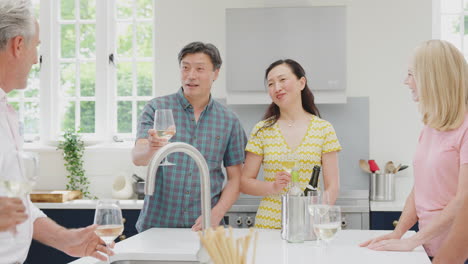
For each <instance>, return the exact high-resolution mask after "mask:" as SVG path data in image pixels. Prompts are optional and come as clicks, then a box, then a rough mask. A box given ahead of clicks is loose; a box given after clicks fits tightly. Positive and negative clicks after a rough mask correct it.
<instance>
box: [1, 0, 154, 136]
mask: <svg viewBox="0 0 468 264" xmlns="http://www.w3.org/2000/svg"><path fill="white" fill-rule="evenodd" d="M34 5H35V9H36V10H37V11H36V12H37V14H38V15H37V17H38V18H39V21H40V26H41V42H42V43H41V47H40V50H39V54H40V55H41V56H42V64H41V65H35V66H34V67H33V69H32V71H31V76H30V79H29V85H28V89H26V90H25V91H15V92H13V93H10V95H9V101H11V102H12V104H13V105H14V107H16V109H17V110H18V111H19V113H20V118H21V120H22V121H23V123H24V132H25V138H30V139H38V138H39V137H40V138H41V139H43V140H44V141H55V140H57V139H58V138H59V137H60V135H61V134H62V133H63V132H64V131H65V130H69V129H71V130H76V131H78V130H79V131H80V133H82V135H83V138H84V139H85V140H89V141H110V140H112V138H117V139H133V137H134V136H135V134H136V126H137V120H138V117H139V115H140V114H141V111H142V109H143V107H144V105H145V104H146V102H147V101H148V100H150V99H151V98H153V97H154V80H153V75H154V74H153V73H154V57H153V54H154V52H153V49H154V34H153V25H154V1H153V0H110V1H100V0H59V1H47V0H35V1H34ZM39 7H40V9H39ZM39 10H40V11H39ZM39 69H40V72H39ZM38 120H41V121H40V122H39V121H38Z"/></svg>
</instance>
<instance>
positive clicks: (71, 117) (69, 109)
mask: <svg viewBox="0 0 468 264" xmlns="http://www.w3.org/2000/svg"><path fill="white" fill-rule="evenodd" d="M66 130H73V131H75V102H66V105H65V113H64V115H63V119H62V132H63V131H66Z"/></svg>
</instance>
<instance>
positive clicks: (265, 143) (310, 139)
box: [241, 59, 341, 229]
mask: <svg viewBox="0 0 468 264" xmlns="http://www.w3.org/2000/svg"><path fill="white" fill-rule="evenodd" d="M265 81H266V85H267V87H268V93H269V95H270V97H271V99H272V101H273V102H272V103H271V105H270V106H269V108H268V109H267V111H266V113H265V116H264V120H263V121H260V122H258V123H257V124H256V125H255V127H254V128H253V130H252V133H251V135H250V139H249V142H248V143H247V147H246V153H247V154H246V160H245V164H244V168H243V169H242V177H241V191H242V192H243V193H246V194H250V195H255V196H263V199H262V201H261V202H260V206H259V208H258V211H257V216H256V218H255V227H257V228H272V229H279V228H281V195H282V194H285V193H287V192H288V183H289V182H290V179H291V175H290V174H289V173H288V172H286V171H284V169H283V167H282V164H281V161H282V160H285V159H286V156H291V155H292V156H294V157H295V159H296V167H297V169H298V172H299V182H300V185H301V188H302V189H303V190H304V189H305V187H306V185H307V184H308V182H309V180H310V177H311V174H312V169H313V167H314V165H319V166H321V167H322V174H323V180H324V188H325V191H327V193H328V197H329V202H330V203H334V202H335V200H336V198H337V196H338V192H339V169H338V151H340V150H341V146H340V143H339V142H338V138H337V137H336V134H335V130H334V128H333V126H332V125H331V124H330V123H329V122H328V121H325V120H323V119H321V118H320V114H319V111H318V109H317V107H316V106H315V104H314V96H313V95H312V92H311V91H310V89H309V87H308V86H307V79H306V77H305V72H304V69H303V68H302V66H301V65H300V64H299V63H297V62H296V61H294V60H291V59H287V60H278V61H276V62H274V63H272V64H271V65H270V66H269V67H268V68H267V70H266V73H265ZM261 165H263V172H264V173H263V175H264V180H263V181H262V180H258V179H257V175H258V172H259V170H260V166H261Z"/></svg>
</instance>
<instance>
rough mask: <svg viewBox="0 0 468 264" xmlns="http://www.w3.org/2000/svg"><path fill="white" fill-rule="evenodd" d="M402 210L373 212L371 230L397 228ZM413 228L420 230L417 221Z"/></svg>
mask: <svg viewBox="0 0 468 264" xmlns="http://www.w3.org/2000/svg"><path fill="white" fill-rule="evenodd" d="M400 215H401V212H371V213H370V229H371V230H393V229H395V226H396V224H397V223H398V219H400ZM411 230H414V231H418V230H419V229H418V224H417V223H416V224H415V225H414V226H413V227H412V228H411Z"/></svg>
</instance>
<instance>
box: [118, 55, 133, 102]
mask: <svg viewBox="0 0 468 264" xmlns="http://www.w3.org/2000/svg"><path fill="white" fill-rule="evenodd" d="M132 65H133V63H131V62H120V63H119V64H117V95H118V96H130V95H132V90H133V79H132V68H133V66H132Z"/></svg>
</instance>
